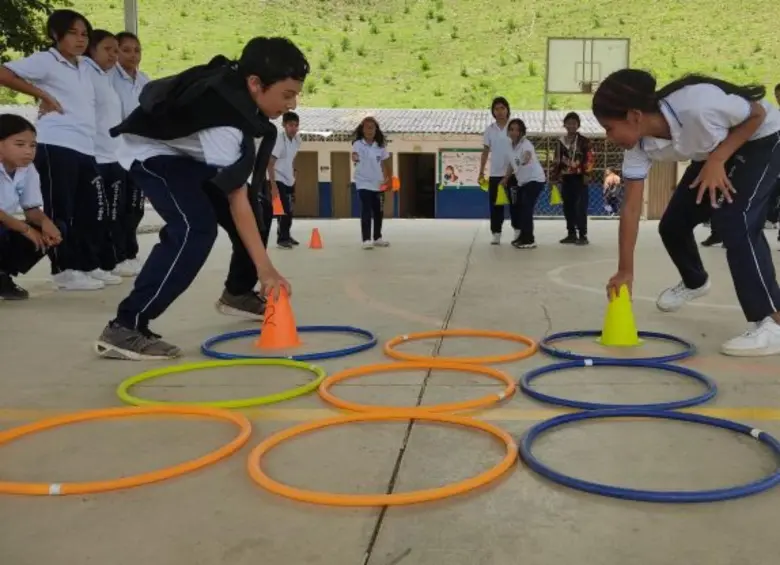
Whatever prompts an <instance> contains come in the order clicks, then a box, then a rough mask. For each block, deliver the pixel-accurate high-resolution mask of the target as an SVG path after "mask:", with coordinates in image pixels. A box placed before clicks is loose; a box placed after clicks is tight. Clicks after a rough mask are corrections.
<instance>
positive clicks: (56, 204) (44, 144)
mask: <svg viewBox="0 0 780 565" xmlns="http://www.w3.org/2000/svg"><path fill="white" fill-rule="evenodd" d="M5 66H6V67H8V68H9V69H10V70H11V71H12V72H14V73H15V74H16V75H18V76H19V77H21V78H23V79H25V80H27V81H29V82H31V83H32V84H34V85H36V86H37V87H38V88H40V89H42V90H44V91H46V92H48V93H49V94H50V95H52V96H53V97H54V98H56V99H57V101H58V102H59V103H60V105H61V106H62V108H63V110H64V113H62V114H60V113H58V112H49V113H47V114H45V115H43V116H41V117H40V118H39V119H38V123H37V126H36V129H37V130H38V131H37V133H38V150H37V152H36V155H35V167H36V169H37V170H38V172H39V174H40V176H41V186H42V194H43V202H44V212H45V213H46V215H47V216H49V218H50V219H51V220H52V221H54V222H55V223H57V222H62V223H63V225H64V226H65V231H64V232H63V234H62V238H63V240H62V244H61V245H59V246H58V247H56V248H54V249H53V250H52V251H51V252H50V253H49V259H50V261H51V273H52V275H53V276H54V282H55V284H56V286H57V287H58V288H60V289H64V290H96V289H100V288H103V287H104V279H110V278H111V275H110V273H107V272H105V271H102V270H100V269H99V267H100V265H99V261H98V258H97V255H96V254H95V253H93V252H92V250H91V245H90V244H89V243H88V242H89V241H90V240H91V239H93V237H94V234H95V233H96V232H98V231H99V230H100V224H101V223H102V221H103V216H104V214H105V193H104V191H103V182H102V179H101V177H100V173H99V172H98V169H97V163H96V162H95V141H94V140H95V134H96V116H95V88H94V86H93V84H92V78H91V71H90V70H89V65H88V64H87V63H86V62H85V58H84V57H79V59H78V64H77V65H74V64H73V63H71V62H70V61H68V60H67V59H65V58H64V57H63V56H62V55H61V54H60V53H59V52H58V51H57V50H56V49H54V48H52V49H49V50H48V51H41V52H38V53H34V54H33V55H30V56H29V57H25V58H23V59H18V60H16V61H10V62H8V63H5ZM77 212H78V214H77Z"/></svg>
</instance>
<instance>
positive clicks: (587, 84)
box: [580, 80, 597, 94]
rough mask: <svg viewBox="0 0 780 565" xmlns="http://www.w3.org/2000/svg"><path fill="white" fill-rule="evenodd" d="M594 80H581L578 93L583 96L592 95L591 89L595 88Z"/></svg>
mask: <svg viewBox="0 0 780 565" xmlns="http://www.w3.org/2000/svg"><path fill="white" fill-rule="evenodd" d="M596 84H597V83H596V81H595V80H581V81H580V91H581V92H582V93H583V94H593V87H594V86H596Z"/></svg>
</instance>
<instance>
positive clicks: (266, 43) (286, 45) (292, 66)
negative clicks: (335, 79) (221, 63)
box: [237, 37, 310, 88]
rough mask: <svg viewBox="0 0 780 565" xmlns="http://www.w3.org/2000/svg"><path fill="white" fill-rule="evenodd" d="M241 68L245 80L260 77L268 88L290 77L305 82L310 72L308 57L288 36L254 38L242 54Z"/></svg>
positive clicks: (238, 67) (240, 59)
mask: <svg viewBox="0 0 780 565" xmlns="http://www.w3.org/2000/svg"><path fill="white" fill-rule="evenodd" d="M237 69H238V71H239V73H240V74H241V76H242V77H243V78H246V77H249V76H252V75H254V76H256V77H257V78H259V79H260V82H261V83H262V84H263V87H265V88H268V87H269V86H271V85H273V84H275V83H277V82H280V81H283V80H286V79H288V78H289V79H293V80H299V81H301V82H303V81H304V80H305V79H306V76H307V75H308V74H309V71H310V67H309V62H308V61H307V60H306V56H305V55H304V54H303V52H302V51H301V50H300V49H298V47H297V46H296V45H295V44H294V43H293V42H292V41H290V40H289V39H287V38H285V37H255V38H253V39H250V40H249V42H248V43H247V44H246V45H245V46H244V50H243V51H242V52H241V57H240V58H239V59H238V66H237Z"/></svg>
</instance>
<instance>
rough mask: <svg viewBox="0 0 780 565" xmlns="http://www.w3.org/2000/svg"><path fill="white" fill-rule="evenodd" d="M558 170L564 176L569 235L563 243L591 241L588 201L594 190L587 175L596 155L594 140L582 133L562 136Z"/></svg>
mask: <svg viewBox="0 0 780 565" xmlns="http://www.w3.org/2000/svg"><path fill="white" fill-rule="evenodd" d="M555 152H556V166H555V168H556V173H557V175H558V176H559V177H560V179H561V198H562V199H563V215H564V218H566V232H567V235H566V237H565V238H563V239H562V240H561V243H576V244H580V245H585V244H587V243H588V204H589V202H590V193H589V190H588V185H587V182H586V180H585V175H586V173H587V172H588V170H589V168H590V162H591V160H592V158H593V155H592V153H591V149H590V140H589V139H588V138H587V137H585V136H583V135H581V134H579V133H575V134H574V139H571V140H570V139H568V138H567V136H565V135H564V136H562V137H561V138H560V139H558V143H557V145H556V150H555Z"/></svg>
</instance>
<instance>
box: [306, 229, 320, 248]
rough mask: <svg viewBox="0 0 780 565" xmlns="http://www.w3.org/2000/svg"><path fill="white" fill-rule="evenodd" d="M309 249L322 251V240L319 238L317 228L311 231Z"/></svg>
mask: <svg viewBox="0 0 780 565" xmlns="http://www.w3.org/2000/svg"><path fill="white" fill-rule="evenodd" d="M309 249H322V238H321V237H320V230H319V229H318V228H314V229H312V230H311V239H310V240H309Z"/></svg>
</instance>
